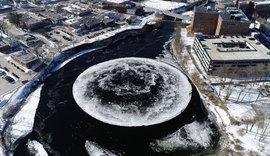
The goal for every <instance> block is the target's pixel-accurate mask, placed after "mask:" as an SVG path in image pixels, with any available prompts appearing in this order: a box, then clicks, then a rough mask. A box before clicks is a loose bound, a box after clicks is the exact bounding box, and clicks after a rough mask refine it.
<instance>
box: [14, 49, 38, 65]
mask: <svg viewBox="0 0 270 156" xmlns="http://www.w3.org/2000/svg"><path fill="white" fill-rule="evenodd" d="M11 59H12V62H13V63H14V64H15V65H16V66H18V67H24V68H28V69H31V68H32V67H33V66H35V65H38V64H39V63H40V60H39V58H38V57H37V56H35V55H33V54H32V53H29V52H26V51H19V52H16V53H13V54H11Z"/></svg>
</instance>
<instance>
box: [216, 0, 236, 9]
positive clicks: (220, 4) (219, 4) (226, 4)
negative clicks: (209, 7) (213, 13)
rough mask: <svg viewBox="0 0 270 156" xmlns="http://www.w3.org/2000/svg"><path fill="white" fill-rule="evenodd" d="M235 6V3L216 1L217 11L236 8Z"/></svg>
mask: <svg viewBox="0 0 270 156" xmlns="http://www.w3.org/2000/svg"><path fill="white" fill-rule="evenodd" d="M234 6H235V4H234V3H233V1H216V3H215V7H216V8H217V9H225V8H227V7H234Z"/></svg>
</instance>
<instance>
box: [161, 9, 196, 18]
mask: <svg viewBox="0 0 270 156" xmlns="http://www.w3.org/2000/svg"><path fill="white" fill-rule="evenodd" d="M161 12H162V13H163V14H164V15H166V16H170V17H174V18H177V19H181V20H191V17H190V16H187V15H181V14H177V13H174V12H172V11H167V10H166V11H161Z"/></svg>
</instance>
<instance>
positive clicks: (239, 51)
mask: <svg viewBox="0 0 270 156" xmlns="http://www.w3.org/2000/svg"><path fill="white" fill-rule="evenodd" d="M193 48H194V50H195V53H196V55H197V56H198V58H199V60H200V62H201V65H202V66H203V68H204V70H205V71H206V73H207V74H213V75H222V74H223V75H224V74H226V75H228V76H241V77H245V76H248V75H265V74H269V73H270V50H269V49H267V48H266V47H265V46H264V45H262V44H261V43H260V42H259V41H257V40H256V39H255V38H252V37H251V36H240V35H234V36H228V35H227V36H206V35H196V37H195V42H194V47H193Z"/></svg>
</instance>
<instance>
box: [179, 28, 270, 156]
mask: <svg viewBox="0 0 270 156" xmlns="http://www.w3.org/2000/svg"><path fill="white" fill-rule="evenodd" d="M186 34H187V31H186V29H184V28H182V30H181V40H182V42H183V44H184V45H185V47H187V46H191V47H192V45H193V42H194V37H186ZM183 51H184V56H182V57H183V58H186V57H185V56H188V60H187V61H185V63H184V64H185V65H186V67H185V68H186V71H187V72H188V73H189V74H190V75H192V73H194V72H196V73H199V77H200V79H201V80H202V81H203V82H204V85H205V86H204V88H203V89H205V88H208V89H209V88H210V89H212V93H214V94H215V95H217V97H219V98H220V100H221V101H222V103H221V104H220V103H214V102H213V101H211V100H210V98H209V97H208V96H207V95H205V94H204V93H203V92H201V94H202V97H204V100H205V102H206V104H207V108H208V110H209V111H210V112H211V113H212V114H213V115H214V116H215V117H216V121H217V123H218V124H219V125H220V128H221V131H225V132H224V136H223V145H221V146H222V147H223V148H224V149H223V150H224V151H225V150H226V151H227V152H228V153H227V155H235V154H240V155H252V154H253V155H269V153H270V136H268V137H266V133H267V132H270V126H269V123H270V121H269V114H270V105H269V104H270V99H269V97H263V96H259V91H258V89H257V88H258V87H259V86H260V85H262V83H263V82H261V83H247V84H246V85H226V86H225V87H224V88H223V86H221V85H218V86H212V85H211V82H217V81H219V80H220V78H219V77H212V76H208V75H206V73H205V72H204V71H203V68H202V66H201V64H200V62H199V60H198V58H197V56H196V54H195V52H194V50H193V49H191V50H190V52H189V54H191V55H189V54H188V50H187V49H186V48H184V50H183ZM190 56H191V57H190ZM179 60H180V62H182V63H183V59H179ZM193 60H195V63H194V61H193ZM227 81H229V79H228V80H227ZM233 81H235V80H233ZM230 93H231V94H230ZM218 94H220V96H218ZM228 94H229V95H230V96H229V97H228V99H225V97H226V96H228ZM255 110H256V111H257V113H256V111H255ZM258 112H259V113H258ZM260 112H262V114H263V115H264V117H262V118H263V119H262V118H259V119H258V118H256V119H257V120H256V119H255V122H254V126H253V127H252V123H249V124H245V123H243V120H244V119H245V118H252V117H254V116H256V114H260ZM267 118H268V119H267ZM253 119H254V118H253ZM247 125H248V132H246V127H247ZM251 127H252V129H251ZM250 129H251V131H249V130H250ZM263 132H265V133H264V134H265V135H261V134H262V133H263ZM264 137H265V139H262V138H264ZM259 138H261V139H259ZM223 154H224V153H223Z"/></svg>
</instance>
